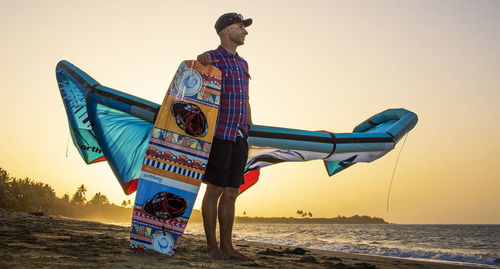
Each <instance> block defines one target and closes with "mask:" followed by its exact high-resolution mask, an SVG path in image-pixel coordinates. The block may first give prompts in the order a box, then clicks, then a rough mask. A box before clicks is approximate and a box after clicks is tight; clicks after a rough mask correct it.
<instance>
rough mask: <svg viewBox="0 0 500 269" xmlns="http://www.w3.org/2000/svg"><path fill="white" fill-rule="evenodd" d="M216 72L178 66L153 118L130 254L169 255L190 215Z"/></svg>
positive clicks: (204, 155) (216, 89)
mask: <svg viewBox="0 0 500 269" xmlns="http://www.w3.org/2000/svg"><path fill="white" fill-rule="evenodd" d="M220 89H221V72H220V70H218V69H217V68H216V67H214V66H203V65H202V64H201V63H199V62H197V61H184V62H182V63H181V65H180V66H179V68H178V69H177V72H176V74H175V76H174V79H173V80H172V83H171V84H170V87H169V89H168V92H167V94H166V96H165V98H164V100H163V103H162V105H161V107H160V110H159V112H158V115H157V117H156V120H155V123H154V127H153V130H152V132H151V136H150V138H149V142H148V145H147V150H146V154H145V155H144V161H143V164H142V169H141V173H140V177H139V183H138V187H137V194H136V198H135V204H134V210H133V214H132V226H131V232H130V249H131V251H133V252H143V251H147V250H154V251H158V252H160V253H163V254H168V255H173V254H174V253H175V249H176V247H177V244H178V243H179V240H180V238H181V236H182V234H183V233H184V229H185V228H186V224H187V222H188V220H189V217H190V215H191V211H192V210H193V204H194V202H195V200H196V196H197V194H198V190H199V187H200V185H201V180H202V178H203V175H204V173H205V169H206V166H207V161H208V156H209V154H210V149H211V145H212V139H213V135H214V130H215V124H216V121H217V114H218V109H219V103H220Z"/></svg>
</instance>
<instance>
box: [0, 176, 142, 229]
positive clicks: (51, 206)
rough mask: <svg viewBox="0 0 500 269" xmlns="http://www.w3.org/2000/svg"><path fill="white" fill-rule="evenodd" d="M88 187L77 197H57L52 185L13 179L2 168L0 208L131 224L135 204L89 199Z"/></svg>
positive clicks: (103, 197)
mask: <svg viewBox="0 0 500 269" xmlns="http://www.w3.org/2000/svg"><path fill="white" fill-rule="evenodd" d="M86 195H87V188H86V187H85V185H83V184H82V185H81V186H79V187H78V188H77V189H76V191H75V193H74V194H73V195H69V194H64V195H63V196H62V197H57V196H56V193H55V191H54V189H53V188H52V186H50V185H48V184H45V183H42V182H37V181H34V180H32V179H30V178H16V177H12V176H10V175H9V174H8V173H7V171H6V170H4V169H2V168H0V208H3V209H5V210H7V211H16V212H32V213H37V214H47V215H59V216H65V217H70V218H85V219H99V220H105V221H114V222H128V221H130V218H131V215H132V208H131V202H130V200H129V201H123V203H122V206H118V205H115V204H113V203H110V202H109V200H108V197H106V195H104V194H102V193H100V192H98V193H96V194H95V195H94V196H93V197H92V198H91V199H90V200H87V196H86Z"/></svg>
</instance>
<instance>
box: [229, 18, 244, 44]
mask: <svg viewBox="0 0 500 269" xmlns="http://www.w3.org/2000/svg"><path fill="white" fill-rule="evenodd" d="M228 30H229V40H231V41H233V42H234V43H236V44H238V45H243V44H245V36H246V35H248V32H247V30H246V29H245V25H243V23H241V22H240V23H235V24H232V25H229V26H228Z"/></svg>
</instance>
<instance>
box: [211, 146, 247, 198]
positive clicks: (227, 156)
mask: <svg viewBox="0 0 500 269" xmlns="http://www.w3.org/2000/svg"><path fill="white" fill-rule="evenodd" d="M247 158H248V143H247V140H246V139H245V138H242V137H240V136H238V137H237V138H236V141H235V142H233V141H229V140H222V139H218V138H215V137H214V140H213V143H212V150H211V151H210V156H209V158H208V163H207V170H206V171H205V176H204V177H203V182H204V183H210V184H212V185H215V186H219V187H231V188H239V187H240V185H241V184H243V182H244V181H243V175H244V171H245V165H246V164H247Z"/></svg>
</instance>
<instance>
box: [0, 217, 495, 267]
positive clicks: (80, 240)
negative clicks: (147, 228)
mask: <svg viewBox="0 0 500 269" xmlns="http://www.w3.org/2000/svg"><path fill="white" fill-rule="evenodd" d="M0 220H1V221H0V249H1V250H2V251H0V260H1V261H2V263H1V264H0V268H19V267H23V268H26V267H28V268H32V267H51V268H52V267H64V268H66V267H77V268H78V267H79V268H98V267H99V268H102V267H105V268H127V267H129V268H135V267H142V268H157V267H158V266H165V265H168V266H169V267H174V268H193V267H194V268H208V267H210V268H248V267H257V268H269V267H271V268H381V269H384V268H410V269H411V268H420V269H421V268H436V269H458V268H469V269H470V268H479V267H480V266H483V265H468V264H467V265H465V264H464V265H462V264H455V263H451V262H450V263H448V262H440V261H437V262H434V261H421V260H415V259H402V258H393V257H383V256H373V255H367V254H354V253H347V252H335V251H326V250H316V249H306V248H304V249H301V248H299V249H297V250H295V248H294V247H291V246H283V245H275V244H270V243H261V242H254V241H246V240H235V242H234V243H235V248H237V249H238V250H239V251H241V252H243V253H244V254H245V255H248V256H250V257H252V258H254V259H255V261H252V262H244V261H238V260H213V259H209V258H208V257H207V256H206V248H205V238H204V236H203V235H195V234H185V235H184V236H183V237H182V239H181V242H180V244H179V247H178V248H177V252H176V254H175V255H174V256H167V255H163V254H160V253H156V252H153V251H151V252H147V253H143V254H134V253H130V252H129V247H128V243H129V229H130V228H129V227H123V226H119V225H112V224H104V223H100V222H94V221H86V220H74V219H68V218H62V217H54V216H35V215H31V214H29V213H20V212H15V213H9V212H7V211H5V210H0ZM287 249H288V250H287ZM304 250H305V251H304ZM304 252H305V253H304ZM483 267H484V266H483ZM492 268H495V267H492Z"/></svg>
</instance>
